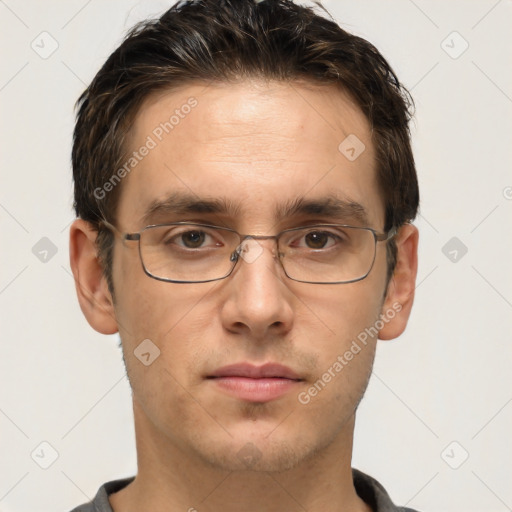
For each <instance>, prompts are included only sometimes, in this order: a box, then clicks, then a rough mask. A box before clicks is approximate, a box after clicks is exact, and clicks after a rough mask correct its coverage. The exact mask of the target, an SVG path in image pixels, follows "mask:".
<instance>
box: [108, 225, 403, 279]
mask: <svg viewBox="0 0 512 512" xmlns="http://www.w3.org/2000/svg"><path fill="white" fill-rule="evenodd" d="M101 223H102V224H104V225H105V226H106V227H107V228H109V229H111V230H113V231H116V232H117V233H119V234H120V235H121V237H122V238H123V240H126V241H138V242H139V254H140V259H141V262H142V267H143V269H144V272H145V273H146V274H147V275H148V276H149V277H152V278H154V279H158V280H160V281H166V282H171V283H207V282H210V281H218V280H220V279H225V278H226V277H228V276H229V275H231V273H232V272H233V270H234V268H235V266H236V264H237V263H238V261H239V260H240V259H243V260H245V261H246V262H247V263H252V262H253V261H255V260H256V259H257V258H258V257H259V255H260V254H261V253H262V252H263V247H262V246H261V245H260V244H259V243H258V242H257V240H267V239H274V240H275V241H276V247H277V253H276V255H277V256H278V258H279V262H280V264H281V266H282V268H283V270H284V273H285V274H286V276H287V277H288V278H290V279H292V280H294V281H299V282H301V283H312V284H342V283H353V282H356V281H360V280H362V279H364V278H365V277H366V276H367V275H368V274H369V273H370V271H371V269H372V267H373V264H374V261H375V255H376V252H377V242H386V241H388V240H390V239H391V238H392V237H393V236H394V235H395V234H396V232H397V230H396V228H392V229H390V230H389V231H388V232H387V233H378V232H377V231H375V230H374V229H372V228H367V227H355V226H347V225H344V224H318V225H314V226H303V227H297V228H292V229H286V230H284V231H281V232H280V233H278V234H277V235H273V236H252V235H242V234H240V233H238V232H237V231H235V230H233V229H230V228H225V227H220V226H212V225H208V224H196V223H190V222H173V223H170V224H158V225H152V226H147V227H145V228H144V229H142V230H141V231H139V232H138V233H121V232H120V231H119V230H118V229H117V228H116V227H115V226H114V225H112V224H110V223H109V222H107V221H101Z"/></svg>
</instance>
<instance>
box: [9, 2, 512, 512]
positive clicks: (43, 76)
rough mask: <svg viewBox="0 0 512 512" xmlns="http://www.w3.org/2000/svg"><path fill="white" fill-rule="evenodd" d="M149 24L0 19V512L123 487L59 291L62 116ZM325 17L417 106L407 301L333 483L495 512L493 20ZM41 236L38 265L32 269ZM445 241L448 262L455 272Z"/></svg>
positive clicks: (506, 324) (133, 7)
mask: <svg viewBox="0 0 512 512" xmlns="http://www.w3.org/2000/svg"><path fill="white" fill-rule="evenodd" d="M168 5H169V2H164V1H147V2H136V1H134V0H129V1H126V0H123V1H121V0H116V1H100V0H89V1H85V0H73V1H66V2H64V1H60V2H57V1H48V0H47V1H45V2H38V1H36V0H30V1H29V0H25V1H21V0H0V30H1V34H2V45H1V56H0V59H1V60H0V62H1V70H0V105H1V123H0V130H1V132H0V141H1V147H2V151H1V156H0V172H1V174H2V187H1V189H0V220H1V225H2V247H3V250H2V251H1V255H2V264H1V266H0V268H1V274H0V311H1V312H2V345H1V355H0V375H1V379H2V383H1V387H0V389H1V396H0V429H1V437H0V443H1V456H0V460H1V461H2V462H1V474H0V510H1V511H2V512H11V511H16V512H25V511H29V510H30V511H33V510H39V511H48V512H50V511H52V512H53V511H57V510H61V511H68V510H70V509H71V508H73V507H74V506H76V505H78V504H79V503H82V502H84V501H88V500H89V499H90V498H91V497H92V496H94V494H95V493H96V490H97V488H98V487H99V486H100V485H101V484H102V483H103V482H105V481H107V480H110V479H115V478H121V477H125V476H130V475H132V474H134V473H135V470H136V456H135V444H134V431H133V425H132V412H131V400H130V389H129V386H128V383H127V380H126V378H125V377H124V367H123V364H122V360H121V354H120V350H119V349H118V347H117V342H118V337H117V336H110V337H105V336H102V335H100V334H98V333H96V332H95V331H93V330H92V329H91V328H90V327H89V325H88V324H87V322H86V321H85V319H84V317H83V316H82V313H81V311H80V309H79V306H78V302H77V300H76V296H75V290H74V283H73V279H72V277H71V274H70V268H69V263H68V227H69V224H70V223H71V221H72V220H73V218H74V215H73V212H72V208H71V205H72V184H71V169H70V149H71V133H72V128H73V118H74V113H73V104H74V102H75V100H76V99H77V97H78V95H79V94H80V93H81V91H82V90H83V89H84V87H85V85H86V84H87V83H89V81H90V80H91V79H92V78H93V76H94V74H95V73H96V71H97V70H98V69H99V67H100V66H101V64H102V63H103V62H104V60H105V59H106V58H107V56H108V55H109V54H110V53H111V51H112V50H113V49H114V48H115V47H116V46H117V45H118V44H119V42H120V40H121V38H122V35H123V34H124V33H125V31H126V29H127V28H129V27H131V26H132V25H133V23H134V22H136V21H139V20H140V19H142V18H143V17H145V16H147V15H148V14H157V13H161V12H163V10H165V7H166V6H168ZM325 5H326V6H327V7H328V8H329V9H330V10H331V12H332V13H333V15H334V16H335V17H336V18H337V19H338V20H339V21H340V22H341V24H342V26H344V27H345V28H346V29H348V30H350V31H353V32H355V33H357V34H359V35H362V36H363V37H366V38H368V39H369V40H370V41H372V42H373V43H374V44H375V45H376V46H377V47H378V48H379V49H380V50H381V51H382V53H383V54H384V55H385V56H386V58H387V59H388V60H389V61H390V62H391V64H392V66H393V67H394V68H395V70H396V72H397V73H398V75H399V77H400V78H401V79H402V80H403V82H404V83H405V84H406V85H407V86H408V87H409V88H410V89H411V91H412V94H413V96H414V98H415V100H416V104H417V114H416V120H415V125H414V128H413V141H414V148H415V155H416V159H417V164H418V173H419V180H420V187H421V195H422V199H421V215H420V217H419V218H418V220H417V222H416V225H417V226H418V227H419V229H420V248H419V252H420V254H419V256H420V263H419V275H418V288H417V296H416V302H415V306H414V310H413V313H412V317H411V320H410V324H409V327H408V330H407V332H406V333H405V334H404V335H403V336H402V337H401V338H400V339H399V340H397V341H392V342H383V341H381V342H379V348H378V353H377V359H376V363H375V367H374V370H375V371H374V376H373V379H372V381H371V384H370V386H369V389H368V392H367V394H366V397H365V399H364V400H363V402H362V404H361V406H360V410H359V415H358V422H357V427H356V437H355V449H354V461H353V464H354V466H355V467H358V468H359V469H361V470H363V471H366V472H368V473H370V474H371V475H373V476H375V477H376V478H377V479H379V480H380V481H381V482H382V483H383V484H384V486H385V487H386V488H387V489H388V491H389V492H390V494H391V496H392V497H393V499H394V500H395V502H397V503H399V504H408V505H409V506H411V507H414V508H418V509H420V510H423V511H450V512H455V511H457V512H459V511H460V512H462V511H464V512H468V511H496V512H499V511H505V510H512V486H511V485H510V483H511V461H512V441H511V436H510V432H511V424H512V403H511V401H512V386H511V384H512V373H511V371H510V368H511V364H512V349H511V346H510V342H511V326H510V319H511V312H512V286H511V281H512V280H511V273H512V272H511V265H510V262H511V252H512V251H511V235H510V233H511V228H512V215H511V213H512V200H511V199H512V173H511V163H512V162H511V160H512V153H511V148H510V146H511V142H512V139H511V134H512V126H511V125H512V116H511V111H512V67H511V66H510V62H511V53H512V52H511V49H512V36H511V32H512V30H511V25H510V21H511V20H512V3H511V2H510V1H505V0H501V1H496V0H481V1H468V0H459V1H444V2H440V1H426V0H423V1H422V0H415V1H412V0H394V1H387V2H382V1H378V0H372V1H350V2H348V1H338V0H331V1H328V2H326V3H325ZM43 31H46V32H48V33H49V34H50V36H48V35H44V34H43V35H41V33H42V32H43ZM454 31H457V32H458V33H459V34H460V36H461V37H462V38H461V37H459V36H458V35H457V34H453V32H454ZM52 40H55V41H56V42H57V44H58V48H57V49H56V51H55V52H54V53H53V54H51V55H50V56H47V55H44V56H45V57H47V58H42V57H41V56H40V54H41V53H43V54H44V52H49V51H50V50H51V49H52V44H55V43H53V41H52ZM443 41H444V43H443ZM465 41H466V42H467V44H469V47H468V48H467V50H466V51H465V52H464V53H462V54H461V55H460V56H458V54H459V53H460V52H461V50H463V49H464V47H465V44H466V43H465ZM31 45H32V46H34V47H35V48H37V51H38V52H39V53H38V52H36V51H35V50H34V49H33V48H32V47H31ZM450 54H451V55H450ZM454 56H457V58H453V57H454ZM43 237H47V238H48V239H49V240H50V241H51V243H52V244H54V246H55V249H56V250H57V252H56V254H55V255H52V253H51V251H50V252H49V253H48V254H47V256H46V261H41V258H43V257H44V253H41V252H40V251H41V250H42V249H41V247H43V249H44V247H46V246H45V245H44V244H47V245H48V242H47V241H44V242H39V241H40V239H41V238H43ZM453 237H456V238H457V239H458V240H459V242H457V241H456V243H458V244H459V245H460V243H463V244H464V245H465V246H466V247H467V254H465V255H462V252H461V251H460V248H459V249H458V253H457V260H456V261H455V262H453V261H451V260H450V259H449V257H447V256H446V255H445V254H444V253H443V247H444V246H445V244H447V242H448V241H449V240H451V239H452V238H453ZM38 242H39V243H40V244H43V245H42V246H39V245H36V244H38ZM452 243H453V242H452ZM34 246H36V249H33V248H34ZM453 249H454V247H451V246H448V248H447V249H445V252H446V253H448V256H450V258H452V259H453V257H454V256H455V253H453V252H452V254H451V255H450V254H449V252H450V251H453ZM456 250H457V249H456ZM38 251H39V252H38ZM43 259H44V258H43ZM454 441H455V442H456V443H455V444H451V443H453V442H454ZM42 442H47V443H49V444H50V445H51V447H53V448H50V447H49V446H48V445H41V444H40V443H42ZM52 450H55V451H56V452H57V453H58V458H57V459H56V460H55V461H54V462H53V464H51V465H50V466H49V467H48V468H47V469H43V468H42V467H40V466H41V465H47V464H49V463H50V462H52ZM31 454H32V455H31ZM466 455H469V457H468V458H467V460H465V461H464V462H463V463H462V461H463V460H464V458H465V456H466ZM461 463H462V464H461ZM459 465H460V467H458V469H453V468H452V467H451V466H453V467H457V466H459Z"/></svg>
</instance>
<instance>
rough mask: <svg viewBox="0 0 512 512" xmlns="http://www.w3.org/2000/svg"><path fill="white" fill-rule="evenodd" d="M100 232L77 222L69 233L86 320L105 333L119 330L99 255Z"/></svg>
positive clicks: (70, 255)
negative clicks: (97, 243)
mask: <svg viewBox="0 0 512 512" xmlns="http://www.w3.org/2000/svg"><path fill="white" fill-rule="evenodd" d="M96 236H97V232H96V231H95V230H94V229H93V227H92V225H91V224H90V223H89V222H86V221H84V220H82V219H77V220H75V221H74V222H73V224H72V225H71V228H70V232H69V259H70V265H71V270H72V272H73V276H74V279H75V287H76V292H77V296H78V301H79V303H80V308H81V309H82V312H83V314H84V315H85V318H86V319H87V321H88V322H89V324H90V326H91V327H92V328H93V329H95V330H96V331H98V332H100V333H102V334H114V333H116V332H117V331H118V329H117V321H116V317H115V311H114V305H113V300H112V296H111V294H110V292H109V290H108V286H107V282H106V279H105V277H104V276H103V272H102V268H101V265H100V262H99V260H98V256H97V247H96Z"/></svg>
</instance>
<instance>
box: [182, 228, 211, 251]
mask: <svg viewBox="0 0 512 512" xmlns="http://www.w3.org/2000/svg"><path fill="white" fill-rule="evenodd" d="M205 238H206V235H205V233H204V231H187V232H186V233H182V234H181V235H180V239H181V241H182V243H183V245H184V246H185V247H188V248H189V249H197V248H198V247H201V245H202V244H203V243H204V240H205Z"/></svg>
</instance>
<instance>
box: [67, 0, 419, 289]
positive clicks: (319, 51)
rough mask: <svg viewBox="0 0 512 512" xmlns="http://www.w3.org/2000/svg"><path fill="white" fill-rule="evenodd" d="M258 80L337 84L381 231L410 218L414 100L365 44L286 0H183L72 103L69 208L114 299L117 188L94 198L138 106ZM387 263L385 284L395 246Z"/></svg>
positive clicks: (414, 199)
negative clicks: (93, 233) (375, 193)
mask: <svg viewBox="0 0 512 512" xmlns="http://www.w3.org/2000/svg"><path fill="white" fill-rule="evenodd" d="M255 77H256V78H264V79H272V80H281V81H291V80H303V81H308V82H311V83H314V84H324V85H328V84H334V85H337V86H339V87H340V88H341V89H342V90H344V91H345V92H347V93H348V94H349V95H350V96H351V97H352V99H353V100H354V101H355V103H356V104H357V105H358V106H359V108H360V109H361V110H362V112H363V113H364V114H365V116H366V118H367V119H368V121H369V123H370V126H371V130H372V136H373V143H374V145H375V149H376V159H377V173H378V180H379V185H380V188H381V192H382V194H383V197H384V202H385V226H384V227H385V229H386V230H387V229H390V228H391V227H400V226H401V225H403V224H404V223H406V222H410V221H412V220H413V219H414V217H415V216H416V213H417V209H418V203H419V191H418V182H417V177H416V169H415V164H414V158H413V154H412V150H411V144H410V132H409V121H410V118H411V115H412V114H411V108H412V99H411V97H410V95H409V93H408V91H407V90H406V89H405V88H404V87H403V86H402V84H401V83H400V82H399V81H398V78H397V77H396V75H395V73H394V72H393V70H392V69H391V67H390V65H389V64H388V63H387V61H386V60H385V59H384V57H383V56H382V55H381V54H380V53H379V51H378V50H377V49H376V48H375V47H374V46H373V45H372V44H370V43H369V42H368V41H366V40H365V39H362V38H360V37H357V36H355V35H352V34H350V33H348V32H346V31H345V30H343V29H342V28H341V27H340V26H339V25H338V24H337V23H335V22H334V21H331V20H329V19H328V18H327V17H325V16H323V15H319V14H317V13H316V12H315V10H314V9H312V8H309V7H304V6H299V5H296V4H294V3H293V1H291V0H263V1H256V0H185V1H183V0H182V1H180V2H178V3H177V4H176V5H174V6H173V7H171V8H170V9H169V10H168V11H167V12H166V13H165V14H163V15H162V16H161V17H160V18H159V19H156V20H148V21H144V22H142V23H140V24H138V25H136V26H135V27H134V28H133V29H132V30H131V31H130V32H129V33H128V35H127V37H126V38H125V40H124V41H123V43H122V44H121V45H120V46H119V48H117V49H116V50H115V51H114V52H113V53H112V55H110V57H109V58H108V60H107V61H106V62H105V64H104V65H103V67H102V68H101V69H100V71H99V72H98V73H97V75H96V76H95V77H94V79H93V81H92V82H91V84H90V85H89V87H88V88H87V89H86V90H85V91H84V93H83V94H82V95H81V96H80V98H79V100H78V102H77V109H78V112H77V120H76V126H75V131H74V139H73V150H72V163H73V177H74V192H75V202H74V208H75V211H76V215H77V216H78V217H80V218H82V219H84V220H86V221H88V222H90V223H91V224H92V226H93V227H94V228H95V229H96V230H98V237H97V245H98V254H99V257H100V260H101V262H102V265H103V272H104V275H105V276H106V278H107V282H108V285H109V289H110V292H111V293H112V294H113V292H114V290H113V282H112V255H113V236H112V233H111V232H110V231H109V230H107V229H105V228H102V226H101V224H100V221H101V220H102V219H105V220H107V221H109V222H111V223H115V220H116V208H117V205H118V202H119V193H120V189H121V186H116V187H114V188H113V189H112V190H111V191H110V192H109V193H108V194H106V195H105V194H104V197H101V198H98V193H97V190H98V189H99V188H101V187H102V186H103V185H104V184H105V183H106V182H108V180H109V179H110V178H111V177H112V175H113V173H114V171H115V170H116V169H117V168H118V167H119V166H120V165H122V162H123V160H124V159H125V155H126V153H127V151H128V148H127V147H125V145H126V144H125V141H126V140H127V136H128V134H129V131H130V128H131V126H132V124H133V121H134V119H135V117H136V115H137V113H138V110H139V108H140V106H141V104H142V102H143V101H144V100H145V99H147V98H148V96H149V95H150V94H152V93H154V92H156V91H160V90H167V89H169V90H171V89H173V88H176V87H177V86H180V85H186V84H187V83H189V82H196V81H204V82H230V81H234V80H240V79H244V78H255ZM95 191H96V192H95ZM387 259H388V279H389V278H390V276H391V275H392V272H393V270H394V267H395V265H396V245H395V243H394V241H393V240H391V242H390V243H388V244H387Z"/></svg>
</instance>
